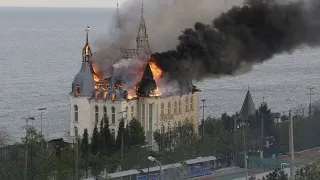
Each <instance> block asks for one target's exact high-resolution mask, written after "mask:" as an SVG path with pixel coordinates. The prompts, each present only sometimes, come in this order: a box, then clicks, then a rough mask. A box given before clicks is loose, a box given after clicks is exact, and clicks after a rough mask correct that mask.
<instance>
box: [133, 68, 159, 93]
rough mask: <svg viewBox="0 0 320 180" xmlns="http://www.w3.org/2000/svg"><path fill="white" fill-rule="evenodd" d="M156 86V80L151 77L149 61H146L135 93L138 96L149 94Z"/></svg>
mask: <svg viewBox="0 0 320 180" xmlns="http://www.w3.org/2000/svg"><path fill="white" fill-rule="evenodd" d="M156 88H157V85H156V81H155V80H154V79H153V73H152V71H151V68H150V65H149V63H147V66H146V68H145V70H144V73H143V76H142V79H141V82H140V86H139V88H138V91H137V93H138V95H140V96H149V95H151V94H152V93H153V92H154V90H156Z"/></svg>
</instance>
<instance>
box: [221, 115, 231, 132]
mask: <svg viewBox="0 0 320 180" xmlns="http://www.w3.org/2000/svg"><path fill="white" fill-rule="evenodd" d="M233 118H234V117H232V116H229V115H228V114H227V113H223V114H222V115H221V121H222V124H223V127H224V129H225V130H226V131H228V132H231V131H233V130H234V119H233Z"/></svg>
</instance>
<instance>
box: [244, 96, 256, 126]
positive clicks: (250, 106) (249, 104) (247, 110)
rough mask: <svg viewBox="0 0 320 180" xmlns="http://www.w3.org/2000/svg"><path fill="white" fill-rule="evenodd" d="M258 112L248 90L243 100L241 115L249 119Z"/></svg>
mask: <svg viewBox="0 0 320 180" xmlns="http://www.w3.org/2000/svg"><path fill="white" fill-rule="evenodd" d="M255 112H256V108H255V106H254V103H253V100H252V97H251V94H250V91H249V90H248V92H247V95H246V98H245V99H244V101H243V105H242V108H241V111H240V117H241V118H242V120H248V118H249V116H251V115H253V114H254V113H255Z"/></svg>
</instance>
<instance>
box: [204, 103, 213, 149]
mask: <svg viewBox="0 0 320 180" xmlns="http://www.w3.org/2000/svg"><path fill="white" fill-rule="evenodd" d="M201 101H202V127H201V128H202V149H203V143H204V107H205V106H204V103H205V101H206V100H205V99H201ZM212 130H213V129H212Z"/></svg>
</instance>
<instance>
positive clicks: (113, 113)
mask: <svg viewBox="0 0 320 180" xmlns="http://www.w3.org/2000/svg"><path fill="white" fill-rule="evenodd" d="M111 110H112V118H111V122H112V124H116V108H114V107H112V108H111Z"/></svg>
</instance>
